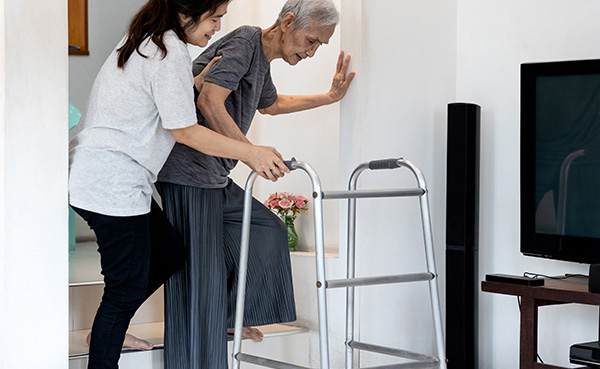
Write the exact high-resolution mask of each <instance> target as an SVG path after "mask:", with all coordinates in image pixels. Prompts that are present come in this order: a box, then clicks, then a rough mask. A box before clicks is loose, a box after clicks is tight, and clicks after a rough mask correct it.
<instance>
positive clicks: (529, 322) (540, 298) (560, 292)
mask: <svg viewBox="0 0 600 369" xmlns="http://www.w3.org/2000/svg"><path fill="white" fill-rule="evenodd" d="M481 290H482V291H484V292H492V293H499V294H504V295H512V296H520V297H521V342H520V347H519V350H520V355H519V357H520V358H519V369H565V367H562V366H555V365H549V364H541V363H538V362H537V343H538V337H537V332H538V307H540V306H548V305H558V304H570V303H577V304H586V305H597V306H600V294H596V293H590V292H588V279H587V277H571V278H568V279H560V280H559V279H546V281H545V285H544V286H539V287H528V286H522V285H517V284H511V283H498V282H485V281H483V282H481ZM581 368H588V367H581Z"/></svg>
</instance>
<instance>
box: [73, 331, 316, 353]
mask: <svg viewBox="0 0 600 369" xmlns="http://www.w3.org/2000/svg"><path fill="white" fill-rule="evenodd" d="M258 328H259V329H260V331H261V332H263V335H264V338H273V337H281V336H289V335H294V334H300V333H306V332H308V329H307V328H304V327H299V326H296V325H293V324H271V325H265V326H262V327H258ZM89 333H90V330H89V329H83V330H78V331H71V332H69V359H79V358H82V357H87V356H88V346H87V343H86V342H85V340H86V337H87V335H88V334H89ZM127 333H129V334H132V335H134V336H136V337H139V338H143V339H145V340H147V341H149V342H150V343H152V344H153V345H154V349H155V350H161V349H163V348H164V339H163V337H164V322H155V323H144V324H132V325H131V326H130V327H129V329H128V330H127ZM227 340H228V341H232V340H233V336H232V337H228V338H227ZM130 352H143V351H140V350H123V353H130Z"/></svg>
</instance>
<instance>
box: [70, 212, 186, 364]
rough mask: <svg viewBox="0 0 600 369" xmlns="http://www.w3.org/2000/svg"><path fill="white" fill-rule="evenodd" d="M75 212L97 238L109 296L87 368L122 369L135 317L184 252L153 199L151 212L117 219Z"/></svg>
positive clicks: (105, 295)
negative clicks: (122, 357)
mask: <svg viewBox="0 0 600 369" xmlns="http://www.w3.org/2000/svg"><path fill="white" fill-rule="evenodd" d="M73 209H74V210H75V211H76V212H77V213H78V214H79V215H80V216H81V217H82V218H83V219H85V220H86V222H87V223H88V225H89V226H90V228H92V230H93V231H94V233H95V234H96V238H97V242H98V251H99V252H100V263H101V266H102V274H103V275H104V293H103V295H102V302H101V303H100V306H99V307H98V311H97V313H96V317H95V318H94V323H93V325H92V337H91V342H90V355H89V361H88V369H115V368H118V362H119V357H120V354H121V347H122V345H123V340H124V339H125V333H126V332H127V327H128V326H129V322H130V321H131V318H132V317H133V315H134V314H135V312H136V310H137V309H138V308H139V307H140V305H142V303H143V302H144V301H145V300H146V299H147V298H148V297H149V296H150V295H152V293H154V291H156V290H157V289H158V288H159V287H160V286H161V285H162V284H163V283H164V281H165V280H167V279H168V278H169V277H170V276H171V275H172V274H173V273H174V272H175V271H176V270H177V269H179V268H180V267H181V266H183V264H184V261H185V250H184V248H183V243H182V241H181V238H180V236H179V234H178V233H177V231H175V229H174V228H173V227H172V226H171V224H170V223H169V221H168V220H167V218H166V217H165V215H164V213H163V212H162V210H161V209H160V207H159V206H158V204H157V203H156V202H154V200H153V201H152V206H151V210H150V213H148V214H144V215H138V216H131V217H115V216H108V215H103V214H98V213H94V212H91V211H87V210H83V209H78V208H76V207H73Z"/></svg>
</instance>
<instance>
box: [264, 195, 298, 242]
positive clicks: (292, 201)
mask: <svg viewBox="0 0 600 369" xmlns="http://www.w3.org/2000/svg"><path fill="white" fill-rule="evenodd" d="M264 205H265V206H266V207H267V208H269V209H271V210H272V211H273V212H275V213H276V214H277V215H278V216H279V217H280V218H281V219H282V220H283V222H284V223H285V225H286V227H287V229H288V246H289V249H290V251H296V245H297V244H298V235H297V234H296V228H295V226H294V220H295V219H296V215H298V213H300V212H301V211H306V210H307V209H308V199H307V198H306V197H304V196H293V195H290V194H289V193H287V192H275V193H272V194H271V195H270V196H269V198H268V199H267V200H266V201H265V202H264Z"/></svg>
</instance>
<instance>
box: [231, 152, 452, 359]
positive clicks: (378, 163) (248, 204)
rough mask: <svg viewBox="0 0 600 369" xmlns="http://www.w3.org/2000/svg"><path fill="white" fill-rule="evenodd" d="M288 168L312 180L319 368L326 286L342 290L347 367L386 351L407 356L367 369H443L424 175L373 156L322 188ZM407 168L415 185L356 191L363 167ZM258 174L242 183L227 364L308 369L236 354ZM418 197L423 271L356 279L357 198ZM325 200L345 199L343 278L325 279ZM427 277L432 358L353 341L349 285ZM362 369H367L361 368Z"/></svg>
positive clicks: (325, 354) (324, 350) (324, 346)
mask: <svg viewBox="0 0 600 369" xmlns="http://www.w3.org/2000/svg"><path fill="white" fill-rule="evenodd" d="M285 163H286V165H287V166H288V168H290V170H296V169H302V170H303V171H305V172H306V173H307V174H308V176H309V177H310V179H311V182H312V188H313V194H312V196H313V198H314V206H313V211H314V223H315V251H316V272H317V283H316V286H317V301H318V323H319V347H320V368H321V369H330V364H329V337H328V333H327V296H326V289H327V288H342V287H344V288H346V366H345V367H346V369H352V368H353V365H354V364H353V352H354V350H365V351H371V352H375V353H379V354H384V355H391V356H396V357H402V358H406V359H410V360H412V361H411V362H405V363H400V364H390V365H385V366H377V367H376V368H375V367H372V369H383V368H389V369H392V368H403V369H416V368H439V369H446V368H447V367H446V359H445V358H446V356H445V350H444V335H443V328H442V318H441V310H440V299H439V291H438V286H437V281H436V276H437V273H436V268H435V258H434V247H433V236H432V229H431V220H430V213H429V200H428V197H427V185H426V183H425V178H424V177H423V174H422V173H421V171H420V170H419V168H417V167H416V166H415V165H414V164H412V163H411V162H409V161H407V160H404V159H402V158H400V159H386V160H375V161H371V162H368V163H363V164H361V165H359V166H358V167H356V169H355V170H354V172H353V173H352V175H351V177H350V181H349V184H348V190H346V191H327V192H324V191H322V189H321V181H320V180H319V177H318V176H317V174H316V173H315V171H314V170H313V169H312V167H311V166H310V165H308V164H307V163H305V162H301V161H296V160H295V159H294V158H292V160H291V161H286V162H285ZM402 167H406V168H408V169H409V170H410V171H411V172H412V173H413V175H414V176H415V177H416V180H417V183H418V188H407V189H391V190H357V189H356V185H357V182H358V177H359V176H360V174H361V173H362V172H364V171H365V170H367V169H370V170H380V169H396V168H402ZM257 177H258V174H257V173H256V172H252V173H251V174H250V175H249V176H248V179H247V181H246V189H245V191H246V193H245V197H244V215H243V223H242V224H243V225H242V238H241V246H240V247H241V250H240V261H239V263H240V265H239V275H238V291H237V301H236V316H235V333H234V341H233V361H232V368H233V369H238V368H239V367H240V362H242V361H243V362H248V363H252V364H255V365H261V366H265V367H269V368H276V369H309V368H306V367H303V366H298V365H294V364H290V363H284V362H280V361H275V360H271V359H267V358H263V357H258V356H254V355H249V354H245V353H242V352H241V349H242V328H243V327H242V326H243V318H244V303H245V294H246V273H247V264H248V247H249V240H250V216H251V209H252V190H253V187H254V182H255V180H256V178H257ZM410 196H412V197H419V202H420V207H421V220H422V225H423V236H424V241H425V242H424V243H425V257H426V259H427V272H424V273H415V274H400V275H389V276H376V277H362V278H356V277H355V244H354V243H355V237H356V199H357V198H374V197H410ZM324 199H348V260H347V272H346V279H337V280H329V281H328V280H327V279H326V278H325V249H324V238H323V200H324ZM417 281H428V284H429V292H430V297H431V308H432V313H433V325H434V331H435V338H436V346H437V356H430V355H424V354H419V353H415V352H410V351H406V350H401V349H396V348H390V347H383V346H377V345H372V344H368V343H364V342H358V341H355V340H354V319H355V318H354V287H359V286H368V285H380V284H390V283H403V282H417ZM365 369H366V368H365Z"/></svg>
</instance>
